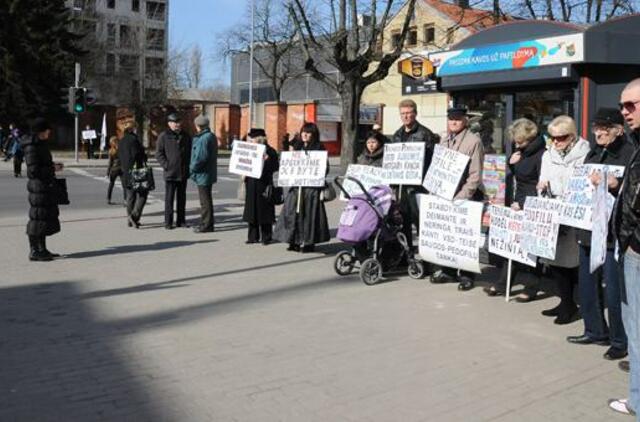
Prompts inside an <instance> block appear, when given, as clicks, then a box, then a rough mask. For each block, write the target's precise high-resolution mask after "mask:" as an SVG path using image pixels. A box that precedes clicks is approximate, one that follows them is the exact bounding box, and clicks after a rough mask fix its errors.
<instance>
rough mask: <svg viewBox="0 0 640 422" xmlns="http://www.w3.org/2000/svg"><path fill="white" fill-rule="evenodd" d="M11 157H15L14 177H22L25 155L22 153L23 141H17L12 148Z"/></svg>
mask: <svg viewBox="0 0 640 422" xmlns="http://www.w3.org/2000/svg"><path fill="white" fill-rule="evenodd" d="M11 156H12V157H13V176H14V177H21V176H22V161H23V158H24V154H23V152H22V140H15V141H14V142H13V145H12V146H11Z"/></svg>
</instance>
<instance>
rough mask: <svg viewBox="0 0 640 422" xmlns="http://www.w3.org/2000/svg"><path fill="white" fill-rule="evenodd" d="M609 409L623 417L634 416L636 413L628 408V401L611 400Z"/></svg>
mask: <svg viewBox="0 0 640 422" xmlns="http://www.w3.org/2000/svg"><path fill="white" fill-rule="evenodd" d="M609 408H610V409H611V410H614V411H616V412H618V413H622V414H624V415H631V416H634V415H635V414H636V412H634V411H633V409H631V408H630V407H629V401H628V399H617V400H615V399H611V400H609Z"/></svg>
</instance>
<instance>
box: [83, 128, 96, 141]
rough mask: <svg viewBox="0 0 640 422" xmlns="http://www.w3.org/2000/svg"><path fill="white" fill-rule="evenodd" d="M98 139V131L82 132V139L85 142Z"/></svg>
mask: <svg viewBox="0 0 640 422" xmlns="http://www.w3.org/2000/svg"><path fill="white" fill-rule="evenodd" d="M97 138H98V135H96V131H95V130H93V129H92V130H83V131H82V139H84V140H85V141H87V140H91V139H97Z"/></svg>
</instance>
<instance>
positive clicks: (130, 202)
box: [118, 118, 148, 229]
mask: <svg viewBox="0 0 640 422" xmlns="http://www.w3.org/2000/svg"><path fill="white" fill-rule="evenodd" d="M135 129H136V122H135V121H134V120H133V118H130V119H127V120H126V121H124V123H123V127H122V130H123V131H124V136H123V137H122V139H120V143H119V145H118V158H119V159H120V166H121V168H122V182H123V183H124V186H125V191H126V192H125V198H126V201H127V224H128V226H129V227H135V228H136V229H137V228H140V218H141V217H142V211H143V209H144V204H145V203H146V202H147V194H148V192H144V191H135V190H133V189H132V186H131V174H130V172H131V170H133V169H134V168H141V167H142V166H144V164H145V163H146V161H147V154H145V152H144V147H143V146H142V143H140V140H139V138H138V135H136V134H135V132H134V131H135Z"/></svg>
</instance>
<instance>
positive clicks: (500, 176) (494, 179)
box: [482, 154, 507, 226]
mask: <svg viewBox="0 0 640 422" xmlns="http://www.w3.org/2000/svg"><path fill="white" fill-rule="evenodd" d="M482 185H483V186H484V193H485V194H486V195H487V200H488V201H489V204H492V205H505V204H506V202H505V199H506V196H507V194H506V192H507V157H506V155H502V154H488V155H485V156H484V163H483V165H482ZM490 218H491V216H490V213H489V212H488V211H485V213H484V214H482V225H483V226H489V224H490Z"/></svg>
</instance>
